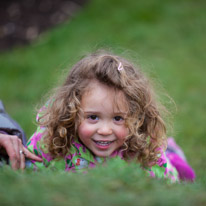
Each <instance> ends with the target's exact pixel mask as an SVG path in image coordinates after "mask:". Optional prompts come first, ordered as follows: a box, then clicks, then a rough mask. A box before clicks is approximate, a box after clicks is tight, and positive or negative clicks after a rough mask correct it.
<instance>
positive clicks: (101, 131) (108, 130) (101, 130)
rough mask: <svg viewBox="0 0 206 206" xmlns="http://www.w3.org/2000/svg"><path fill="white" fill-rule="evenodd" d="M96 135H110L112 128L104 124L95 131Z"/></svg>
mask: <svg viewBox="0 0 206 206" xmlns="http://www.w3.org/2000/svg"><path fill="white" fill-rule="evenodd" d="M97 133H98V134H100V135H111V134H112V128H111V126H110V124H109V123H104V124H101V125H100V127H99V128H98V130H97Z"/></svg>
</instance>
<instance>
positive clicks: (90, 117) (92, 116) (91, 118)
mask: <svg viewBox="0 0 206 206" xmlns="http://www.w3.org/2000/svg"><path fill="white" fill-rule="evenodd" d="M88 119H90V120H98V119H99V118H98V117H97V115H89V116H88Z"/></svg>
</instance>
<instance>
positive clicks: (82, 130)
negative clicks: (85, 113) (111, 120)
mask: <svg viewBox="0 0 206 206" xmlns="http://www.w3.org/2000/svg"><path fill="white" fill-rule="evenodd" d="M92 134H93V129H92V128H91V126H89V125H88V124H87V123H84V122H82V123H81V124H80V126H79V128H78V135H79V137H80V138H81V137H83V138H90V137H91V136H92Z"/></svg>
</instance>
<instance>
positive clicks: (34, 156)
mask: <svg viewBox="0 0 206 206" xmlns="http://www.w3.org/2000/svg"><path fill="white" fill-rule="evenodd" d="M23 152H24V154H25V156H26V157H27V158H28V159H31V160H35V161H38V162H42V159H41V158H40V157H38V156H36V155H35V154H33V153H31V152H30V151H29V150H28V149H26V148H25V147H23Z"/></svg>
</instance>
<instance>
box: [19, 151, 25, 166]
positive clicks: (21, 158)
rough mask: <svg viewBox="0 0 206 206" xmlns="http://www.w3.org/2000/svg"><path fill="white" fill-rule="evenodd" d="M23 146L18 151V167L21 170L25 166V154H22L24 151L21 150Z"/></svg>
mask: <svg viewBox="0 0 206 206" xmlns="http://www.w3.org/2000/svg"><path fill="white" fill-rule="evenodd" d="M23 148H24V147H22V148H21V151H22V152H21V153H20V151H19V154H20V165H19V168H20V169H21V170H24V168H25V155H24V152H23Z"/></svg>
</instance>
